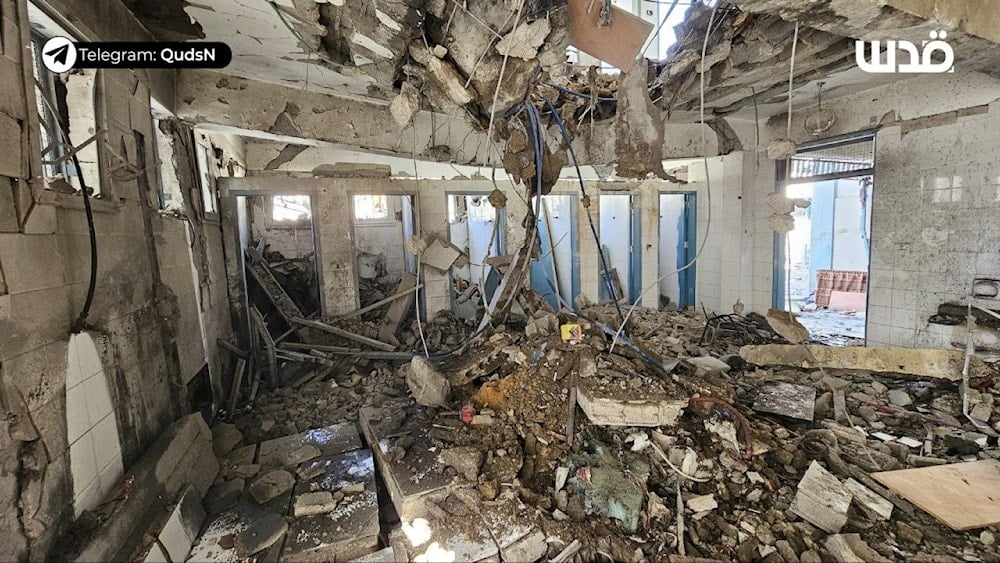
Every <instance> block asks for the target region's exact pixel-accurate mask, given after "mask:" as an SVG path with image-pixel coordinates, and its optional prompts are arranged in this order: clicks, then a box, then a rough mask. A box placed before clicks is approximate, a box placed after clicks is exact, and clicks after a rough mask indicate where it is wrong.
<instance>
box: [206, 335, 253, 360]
mask: <svg viewBox="0 0 1000 563" xmlns="http://www.w3.org/2000/svg"><path fill="white" fill-rule="evenodd" d="M215 343H216V344H218V345H219V346H221V347H223V348H225V349H226V350H229V351H230V352H232V353H233V355H234V356H236V357H237V358H243V359H244V360H245V359H247V358H249V357H250V354H248V353H247V351H246V350H240V349H239V348H237V347H236V346H235V345H234V344H233V343H231V342H229V341H228V340H226V339H224V338H216V339H215Z"/></svg>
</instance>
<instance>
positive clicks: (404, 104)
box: [389, 82, 420, 128]
mask: <svg viewBox="0 0 1000 563" xmlns="http://www.w3.org/2000/svg"><path fill="white" fill-rule="evenodd" d="M419 110H420V91H419V90H417V88H416V87H415V86H413V85H411V84H410V83H409V82H404V83H403V85H402V86H400V88H399V94H397V95H396V97H395V98H393V99H392V101H391V102H389V112H391V113H392V118H393V119H395V120H396V124H397V125H399V126H400V127H401V128H402V127H406V126H407V125H409V124H410V122H411V121H413V116H414V115H416V113H417V111H419Z"/></svg>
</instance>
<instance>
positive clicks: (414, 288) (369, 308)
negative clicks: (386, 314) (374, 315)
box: [334, 280, 424, 321]
mask: <svg viewBox="0 0 1000 563" xmlns="http://www.w3.org/2000/svg"><path fill="white" fill-rule="evenodd" d="M404 281H405V280H404ZM399 286H400V287H402V286H403V284H402V283H400V284H399ZM422 287H424V284H422V283H420V284H417V285H415V286H412V287H407V288H406V289H403V290H400V291H397V292H396V293H393V294H392V295H390V296H389V297H386V298H385V299H380V300H378V301H376V302H374V303H372V304H371V305H368V306H366V307H362V308H360V309H358V310H356V311H351V312H350V313H347V314H345V315H340V316H339V317H336V318H335V319H334V320H337V321H344V320H347V319H353V318H354V317H359V316H361V315H364V314H365V313H367V312H368V311H374V310H375V309H378V308H379V307H381V306H383V305H386V304H388V303H392V302H393V301H395V300H397V299H399V298H400V297H405V296H407V295H409V294H411V293H413V292H414V291H417V290H419V289H420V288H422Z"/></svg>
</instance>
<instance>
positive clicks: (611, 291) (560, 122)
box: [542, 96, 625, 324]
mask: <svg viewBox="0 0 1000 563" xmlns="http://www.w3.org/2000/svg"><path fill="white" fill-rule="evenodd" d="M542 99H543V100H545V105H546V106H548V108H549V111H551V112H552V117H553V118H554V119H555V120H556V125H558V126H559V131H561V132H562V137H563V140H564V141H566V148H567V149H568V150H569V156H570V158H572V159H573V166H574V167H576V179H577V180H579V182H580V193H581V194H583V197H584V198H585V199H586V198H587V189H586V188H585V187H584V186H583V173H582V172H580V162H579V161H578V160H577V159H576V151H574V150H573V141H572V139H570V138H569V131H567V130H566V125H565V124H564V123H563V120H562V118H561V117H559V112H558V111H556V108H555V106H553V105H552V102H551V101H550V100H549V99H548V98H546V97H545V96H542ZM584 214H585V215H586V216H587V221H588V222H589V223H590V233H591V234H593V235H594V242H596V243H597V255H598V256H600V257H601V268H602V269H603V270H604V279H605V281H606V282H607V284H608V295H609V296H610V297H611V300H612V301H613V302H614V304H615V309H617V310H618V320H619V321H621V322H622V323H623V324H624V323H625V315H624V314H623V313H622V306H621V304H620V303H618V300H617V299H615V290H614V285H613V284H612V283H611V270H610V269H609V268H608V262H607V260H606V259H605V257H604V249H603V248H601V237H599V236H597V229H596V228H595V227H594V218H593V217H591V216H590V212H589V211H588V212H586V213H584Z"/></svg>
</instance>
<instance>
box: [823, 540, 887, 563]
mask: <svg viewBox="0 0 1000 563" xmlns="http://www.w3.org/2000/svg"><path fill="white" fill-rule="evenodd" d="M823 547H825V548H826V551H827V553H829V554H830V558H832V560H833V561H836V562H837V563H858V562H861V561H864V562H866V563H888V562H889V560H888V559H886V558H885V557H882V556H881V555H880V554H879V553H878V552H877V551H875V550H874V549H872V548H871V546H869V545H868V544H867V543H865V541H864V540H863V539H861V535H859V534H834V535H832V536H828V537H827V538H826V541H825V542H824V544H823Z"/></svg>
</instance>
